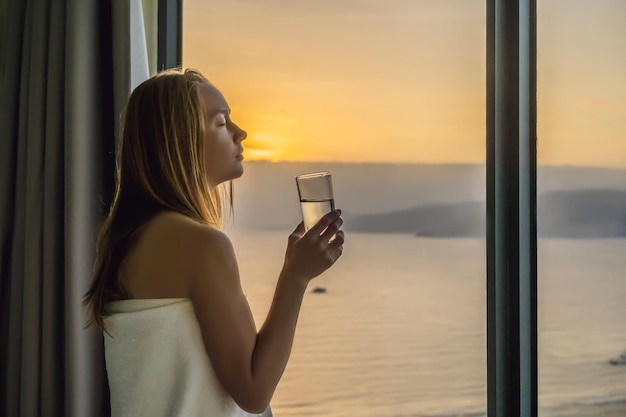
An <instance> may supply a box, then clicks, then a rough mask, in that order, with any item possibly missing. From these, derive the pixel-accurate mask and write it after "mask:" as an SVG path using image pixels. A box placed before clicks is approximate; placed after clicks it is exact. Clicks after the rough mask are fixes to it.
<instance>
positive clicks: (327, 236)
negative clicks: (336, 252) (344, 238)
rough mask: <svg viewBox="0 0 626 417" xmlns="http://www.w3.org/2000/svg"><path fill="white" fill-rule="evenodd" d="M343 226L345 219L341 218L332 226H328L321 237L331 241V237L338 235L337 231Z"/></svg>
mask: <svg viewBox="0 0 626 417" xmlns="http://www.w3.org/2000/svg"><path fill="white" fill-rule="evenodd" d="M341 225H343V219H342V218H341V217H339V218H338V219H337V220H335V221H334V222H333V223H332V224H331V225H330V226H328V227H327V228H326V229H325V230H324V231H323V232H322V234H321V235H320V236H321V237H322V239H330V237H331V236H333V235H334V234H335V233H337V231H338V230H339V229H340V228H341Z"/></svg>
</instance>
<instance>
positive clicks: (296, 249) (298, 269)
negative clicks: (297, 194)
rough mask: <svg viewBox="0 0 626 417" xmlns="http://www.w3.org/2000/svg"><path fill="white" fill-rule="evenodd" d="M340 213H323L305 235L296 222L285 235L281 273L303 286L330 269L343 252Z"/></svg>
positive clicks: (301, 225) (300, 225)
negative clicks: (294, 226)
mask: <svg viewBox="0 0 626 417" xmlns="http://www.w3.org/2000/svg"><path fill="white" fill-rule="evenodd" d="M342 224H343V219H342V218H341V210H334V211H331V212H329V213H327V214H325V215H324V216H323V217H322V218H321V219H320V220H319V221H318V222H317V223H316V224H315V226H313V227H312V228H311V229H309V230H308V231H307V232H306V233H305V229H304V223H300V224H299V225H298V227H297V228H296V230H294V231H293V233H292V234H291V235H290V236H289V241H288V244H287V251H286V253H285V264H284V266H283V273H284V274H287V275H289V276H290V277H292V279H296V280H301V282H302V284H304V285H306V284H308V282H309V281H310V280H312V279H313V278H315V277H317V276H318V275H320V274H321V273H322V272H324V271H326V270H327V269H328V268H330V267H331V266H332V265H333V264H334V263H335V262H336V261H337V259H339V257H340V256H341V254H342V252H343V243H344V232H343V230H340V229H341V225H342Z"/></svg>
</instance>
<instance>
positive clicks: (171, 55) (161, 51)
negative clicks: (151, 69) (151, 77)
mask: <svg viewBox="0 0 626 417" xmlns="http://www.w3.org/2000/svg"><path fill="white" fill-rule="evenodd" d="M182 7H183V3H182V0H159V6H158V25H159V29H158V42H157V43H158V46H157V71H161V70H163V69H167V68H174V67H178V66H180V65H181V64H182V62H183V59H182V58H183V47H182V45H183V43H182V42H183V36H182V33H183V28H182V19H183V13H182Z"/></svg>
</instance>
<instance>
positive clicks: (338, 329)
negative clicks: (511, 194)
mask: <svg viewBox="0 0 626 417" xmlns="http://www.w3.org/2000/svg"><path fill="white" fill-rule="evenodd" d="M229 234H230V236H231V239H232V241H233V244H234V246H235V250H236V253H237V257H238V261H239V267H240V273H241V279H242V285H243V288H244V292H245V293H246V296H247V298H248V301H249V303H250V306H251V309H252V312H253V315H254V318H255V321H256V323H257V326H259V327H260V326H261V324H262V323H263V320H264V318H265V315H266V314H267V311H268V310H269V307H270V303H271V300H272V295H273V291H274V287H275V284H276V279H277V276H278V273H279V271H280V269H281V266H282V262H283V259H284V252H285V248H286V245H287V237H288V234H289V231H263V232H248V231H245V232H244V231H236V232H235V231H232V232H229ZM538 246H539V247H538V306H539V307H538V310H539V311H538V314H539V318H538V333H539V334H538V338H539V340H538V361H539V370H538V372H539V377H538V378H539V416H540V417H625V416H626V365H622V366H613V365H611V364H609V360H610V359H611V358H616V357H619V356H620V354H621V353H622V352H624V351H625V350H626V239H606V240H591V239H584V240H583V239H580V240H565V239H541V240H540V241H539V243H538ZM485 257H486V249H485V241H484V240H483V239H476V238H467V239H465V238H463V239H458V238H456V239H447V238H446V239H441V238H435V239H425V238H418V237H414V236H412V235H410V234H365V233H347V235H346V242H345V245H344V252H343V256H342V257H341V258H340V259H339V261H338V262H337V263H336V264H335V265H334V266H333V267H332V268H331V269H329V270H328V271H326V272H325V273H324V274H323V275H321V276H320V277H318V278H316V279H314V280H313V281H312V282H311V283H310V286H309V289H308V293H307V294H306V296H305V299H304V302H303V305H302V310H301V313H300V318H299V322H298V327H297V331H296V336H295V340H294V345H293V350H292V354H291V358H290V360H289V363H288V365H287V368H286V370H285V372H284V374H283V377H282V379H281V381H280V383H279V385H278V387H277V389H276V392H275V395H274V397H273V399H272V410H273V413H274V416H276V417H305V416H306V417H309V416H311V417H312V416H316V417H318V416H320V417H321V416H323V417H347V416H362V417H374V416H375V417H482V416H486V404H487V397H486V396H487V388H486V386H487V374H486V367H487V357H486V260H485ZM316 288H318V292H314V289H316Z"/></svg>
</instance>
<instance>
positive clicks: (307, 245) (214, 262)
mask: <svg viewBox="0 0 626 417" xmlns="http://www.w3.org/2000/svg"><path fill="white" fill-rule="evenodd" d="M342 222H343V221H342V220H341V218H340V216H339V213H336V212H333V213H330V214H328V215H327V216H325V217H324V218H322V220H320V222H319V223H318V224H317V225H316V226H315V227H314V228H312V229H311V230H310V231H309V232H308V233H306V234H303V231H304V229H303V226H302V224H300V225H299V226H298V228H297V229H296V230H295V231H294V232H293V233H292V234H291V236H290V237H289V242H288V247H287V252H286V254H285V263H284V266H283V269H282V271H281V273H280V276H279V278H278V283H277V286H276V291H275V293H274V299H273V301H272V305H271V308H270V311H269V313H268V316H267V318H266V320H265V322H264V324H263V326H262V327H261V330H260V331H259V332H258V333H257V330H256V327H255V325H254V320H253V317H252V314H251V312H250V307H249V305H248V303H247V300H246V298H245V296H244V294H243V291H242V289H241V283H240V279H239V271H238V267H237V261H236V258H235V254H234V251H233V248H232V245H231V243H230V241H229V240H228V238H227V237H226V235H224V234H223V233H221V232H219V231H216V230H212V229H210V230H205V231H204V233H201V234H200V235H199V236H198V240H197V241H196V242H195V243H194V245H193V247H194V249H192V250H193V251H194V252H196V251H197V253H194V254H195V255H196V256H194V257H193V258H192V259H194V261H193V262H194V264H195V263H196V262H197V265H194V267H193V268H191V269H190V270H191V271H193V272H192V273H191V275H190V281H189V292H190V298H191V300H192V303H193V305H194V309H195V312H196V316H197V318H198V322H199V323H200V329H201V331H202V336H203V339H204V344H205V347H206V350H207V353H208V355H209V357H210V359H211V362H212V364H213V367H214V369H215V372H216V374H217V377H218V379H219V380H220V382H221V383H222V385H223V386H224V388H225V389H226V391H227V392H228V393H229V394H230V396H231V397H232V398H233V399H234V400H235V402H237V404H238V405H239V406H240V407H241V408H243V409H244V410H246V411H248V412H253V413H261V412H263V411H264V410H265V409H266V408H267V406H268V404H269V402H270V400H271V398H272V395H273V394H274V390H275V389H276V386H277V384H278V381H279V380H280V378H281V376H282V374H283V371H284V369H285V367H286V365H287V361H288V359H289V355H290V353H291V347H292V345H293V338H294V334H295V329H296V323H297V320H298V314H299V312H300V306H301V304H302V299H303V296H304V292H305V291H306V287H307V285H308V282H309V281H310V280H311V279H313V278H314V277H316V276H318V275H320V274H321V273H322V272H324V271H325V270H326V269H328V268H329V267H330V266H332V265H333V264H334V263H335V261H336V260H337V259H338V258H339V256H341V253H342V248H343V246H342V245H343V241H344V235H343V232H342V231H340V230H339V228H340V227H341V224H342ZM335 234H336V238H335V239H334V240H333V241H332V242H331V243H328V240H329V239H330V237H331V236H333V235H335ZM196 259H197V261H196Z"/></svg>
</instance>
